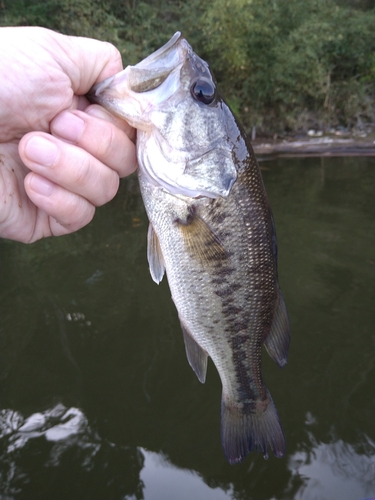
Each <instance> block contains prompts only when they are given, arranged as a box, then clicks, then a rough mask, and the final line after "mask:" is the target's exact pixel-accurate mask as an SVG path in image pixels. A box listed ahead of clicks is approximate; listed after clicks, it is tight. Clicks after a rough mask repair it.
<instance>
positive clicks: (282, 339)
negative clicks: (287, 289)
mask: <svg viewBox="0 0 375 500" xmlns="http://www.w3.org/2000/svg"><path fill="white" fill-rule="evenodd" d="M289 344H290V329H289V318H288V313H287V310H286V306H285V302H284V297H283V295H282V293H281V290H279V293H278V300H277V303H276V307H275V312H274V316H273V322H272V326H271V330H270V332H269V334H268V335H267V338H266V340H265V341H264V345H265V347H266V349H267V352H268V354H269V355H270V356H271V358H272V359H273V360H274V361H275V362H276V363H277V364H278V365H279V366H280V367H281V368H282V367H283V366H284V365H285V364H286V362H287V359H288V350H289Z"/></svg>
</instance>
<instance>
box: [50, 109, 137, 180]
mask: <svg viewBox="0 0 375 500" xmlns="http://www.w3.org/2000/svg"><path fill="white" fill-rule="evenodd" d="M90 108H91V106H90ZM89 112H90V113H94V116H93V115H91V114H88V113H86V112H83V111H79V110H74V111H63V112H61V113H59V114H58V115H57V116H56V118H54V119H53V120H52V122H51V124H50V129H51V133H52V134H53V135H54V136H56V137H59V138H61V139H64V140H65V141H68V142H70V143H71V144H75V145H76V146H79V147H80V148H83V149H84V150H86V151H87V152H88V153H90V154H91V155H93V156H94V157H95V158H97V159H98V160H100V161H101V162H102V163H104V164H105V165H107V166H108V167H110V168H112V169H114V170H116V172H117V173H118V174H119V175H120V177H125V176H127V175H129V174H131V173H132V172H134V170H135V169H136V168H137V160H136V154H135V146H134V143H133V142H132V141H131V139H130V138H129V137H128V134H129V135H130V134H132V131H133V129H132V127H130V125H129V124H128V123H127V122H125V121H124V120H120V119H119V118H115V117H113V116H112V115H109V113H107V112H106V111H104V110H102V109H100V106H96V107H95V108H94V109H92V108H91V110H90V109H89ZM103 117H105V119H103Z"/></svg>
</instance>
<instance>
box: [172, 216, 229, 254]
mask: <svg viewBox="0 0 375 500" xmlns="http://www.w3.org/2000/svg"><path fill="white" fill-rule="evenodd" d="M175 222H176V223H177V224H178V227H179V229H180V231H181V234H182V236H183V238H184V241H185V244H186V246H187V249H188V251H189V253H190V254H192V255H193V256H194V257H195V258H197V259H199V260H200V261H201V262H202V263H203V264H212V263H215V262H218V261H222V260H224V259H227V258H228V253H227V251H226V250H225V248H224V246H223V244H222V243H221V241H220V239H219V238H218V237H217V236H216V234H215V233H214V232H213V231H212V229H211V228H210V227H209V226H208V224H207V223H206V222H205V221H204V220H203V219H202V218H201V217H200V216H199V215H198V214H197V213H196V212H195V210H194V208H193V207H190V210H189V213H188V215H187V217H186V220H182V219H177V220H176V221H175Z"/></svg>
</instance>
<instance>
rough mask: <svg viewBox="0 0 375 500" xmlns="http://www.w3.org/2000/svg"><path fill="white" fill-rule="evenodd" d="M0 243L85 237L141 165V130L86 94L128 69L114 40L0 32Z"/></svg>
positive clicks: (29, 31)
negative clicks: (103, 207)
mask: <svg viewBox="0 0 375 500" xmlns="http://www.w3.org/2000/svg"><path fill="white" fill-rule="evenodd" d="M0 62H1V67H2V68H3V70H2V77H1V80H0V237H3V238H9V239H13V240H17V241H21V242H25V243H31V242H34V241H36V240H38V239H40V238H43V237H47V236H60V235H64V234H68V233H71V232H73V231H77V230H78V229H80V228H82V227H83V226H85V225H86V224H88V223H89V222H90V221H91V219H92V218H93V216H94V212H95V207H98V206H100V205H103V204H104V203H107V202H108V201H110V200H111V199H112V198H113V197H114V196H115V194H116V193H117V190H118V186H119V179H120V177H125V176H127V175H129V174H130V173H132V172H133V171H134V170H135V169H136V167H137V161H136V155H135V146H134V140H135V131H134V129H132V128H131V127H130V125H129V124H127V123H126V122H125V121H123V120H120V119H117V118H115V117H113V116H112V115H110V114H109V113H107V112H106V111H105V110H104V109H103V108H101V107H100V106H97V105H90V103H89V102H88V101H87V99H86V98H85V97H84V95H85V94H86V93H87V92H88V91H89V89H90V88H91V87H92V85H94V84H95V83H96V82H98V81H101V80H104V79H105V78H107V77H109V76H111V75H113V74H115V73H117V72H118V71H121V69H122V63H121V57H120V54H119V52H118V51H117V49H116V48H115V47H114V46H113V45H110V44H108V43H105V42H100V41H98V40H92V39H88V38H79V37H70V36H65V35H61V34H58V33H55V32H53V31H50V30H47V29H44V28H24V27H20V28H0Z"/></svg>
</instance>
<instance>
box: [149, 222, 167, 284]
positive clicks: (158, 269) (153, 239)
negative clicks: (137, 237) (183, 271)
mask: <svg viewBox="0 0 375 500" xmlns="http://www.w3.org/2000/svg"><path fill="white" fill-rule="evenodd" d="M147 259H148V264H149V266H150V273H151V277H152V279H153V280H154V281H155V283H157V284H159V283H160V282H161V280H162V279H163V276H164V271H165V264H164V258H163V254H162V253H161V248H160V243H159V239H158V237H157V235H156V233H155V230H154V228H153V227H152V224H151V222H150V224H149V226H148V233H147Z"/></svg>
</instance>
